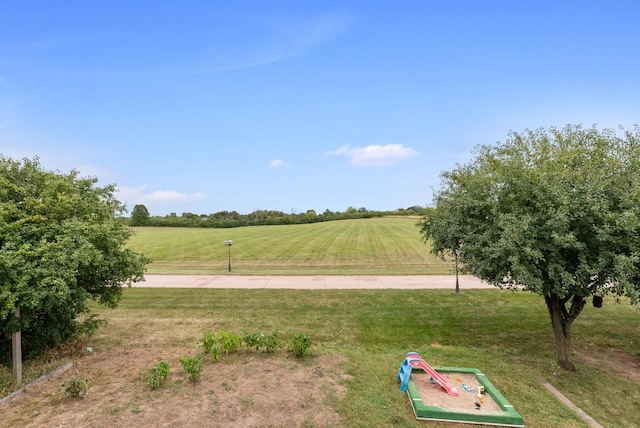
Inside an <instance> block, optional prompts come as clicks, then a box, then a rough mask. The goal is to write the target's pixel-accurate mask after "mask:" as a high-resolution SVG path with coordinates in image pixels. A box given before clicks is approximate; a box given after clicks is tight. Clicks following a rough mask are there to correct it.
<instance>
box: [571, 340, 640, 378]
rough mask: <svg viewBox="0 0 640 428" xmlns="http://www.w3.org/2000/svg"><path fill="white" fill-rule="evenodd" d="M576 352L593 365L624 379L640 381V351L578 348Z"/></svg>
mask: <svg viewBox="0 0 640 428" xmlns="http://www.w3.org/2000/svg"><path fill="white" fill-rule="evenodd" d="M576 354H578V355H579V356H580V358H582V359H584V360H585V361H586V362H587V363H589V364H590V365H592V366H597V367H599V368H600V369H602V370H604V371H605V372H609V373H611V374H612V375H614V376H618V377H621V378H623V379H629V380H632V381H634V382H640V353H637V354H635V355H632V354H630V353H628V352H625V351H622V350H619V349H614V348H611V349H606V350H597V349H595V348H585V349H584V350H583V349H577V350H576Z"/></svg>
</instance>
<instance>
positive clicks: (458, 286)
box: [453, 250, 460, 294]
mask: <svg viewBox="0 0 640 428" xmlns="http://www.w3.org/2000/svg"><path fill="white" fill-rule="evenodd" d="M453 254H454V255H455V256H456V294H460V284H459V283H458V250H455V251H454V252H453Z"/></svg>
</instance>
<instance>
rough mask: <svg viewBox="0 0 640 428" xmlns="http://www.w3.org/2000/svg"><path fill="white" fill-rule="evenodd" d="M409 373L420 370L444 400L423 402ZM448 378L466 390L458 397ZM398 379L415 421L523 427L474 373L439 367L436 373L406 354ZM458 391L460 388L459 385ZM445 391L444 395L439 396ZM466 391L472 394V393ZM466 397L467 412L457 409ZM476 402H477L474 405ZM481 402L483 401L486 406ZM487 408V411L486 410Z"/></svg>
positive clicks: (509, 407) (499, 396) (483, 378)
mask: <svg viewBox="0 0 640 428" xmlns="http://www.w3.org/2000/svg"><path fill="white" fill-rule="evenodd" d="M413 369H417V370H421V371H423V372H425V373H426V375H428V376H430V381H431V382H433V383H434V386H435V384H436V383H437V384H438V385H439V386H440V387H441V388H442V389H444V391H442V390H440V389H437V391H438V394H441V396H442V397H446V398H445V399H444V400H442V402H433V401H431V399H430V401H426V402H425V401H423V397H422V396H421V393H420V391H419V388H418V386H417V384H416V382H417V381H416V380H415V379H414V378H412V376H411V371H412V370H413ZM447 375H448V376H449V377H448V376H447ZM424 376H425V375H424V374H418V373H417V371H416V375H415V377H416V378H420V377H422V378H423V379H424ZM470 377H471V379H470V380H463V378H464V379H469V378H470ZM449 378H452V379H456V380H457V382H458V383H460V384H462V382H469V383H466V384H465V386H466V387H467V388H466V389H465V391H464V392H462V393H459V392H458V390H457V389H456V387H455V386H453V385H452V384H451V382H450V381H449ZM398 379H399V380H400V391H402V392H406V393H407V397H408V398H409V402H410V403H411V407H412V408H413V412H414V414H415V416H416V418H417V419H418V420H424V421H441V422H457V423H466V424H474V425H492V426H505V427H518V428H522V427H524V421H523V419H522V416H520V415H519V414H518V412H517V411H516V410H515V409H514V408H513V406H512V405H511V404H510V403H509V402H508V401H507V399H506V398H504V397H503V396H502V394H500V392H499V391H498V390H497V388H496V387H495V386H493V384H492V383H491V382H490V381H489V379H487V378H486V376H485V375H484V374H483V373H482V372H481V371H480V370H478V369H473V368H462V367H439V368H438V371H436V370H434V369H433V367H431V366H430V365H429V364H427V363H426V362H425V361H424V360H423V359H422V357H420V355H418V354H417V353H415V352H409V353H408V354H407V356H406V358H405V360H404V361H403V363H402V365H401V366H400V370H399V372H398ZM470 384H471V385H477V389H475V390H474V389H473V388H471V387H470V386H469V385H470ZM460 387H461V388H462V385H460ZM436 388H437V387H436ZM463 389H464V388H463ZM445 391H446V394H447V395H445V394H442V392H445ZM470 391H473V393H471V392H470ZM476 393H477V395H476ZM470 397H472V400H471V404H470V407H469V408H468V409H466V408H465V407H463V406H461V405H460V400H462V401H465V400H466V399H468V398H470ZM476 399H478V400H479V401H475V400H476ZM485 399H486V400H487V401H486V402H485ZM487 403H491V404H492V406H493V407H494V409H493V410H492V409H491V407H492V406H488V404H487ZM493 403H495V405H493ZM495 406H497V407H495ZM487 407H489V409H488V410H487V409H486V408H487Z"/></svg>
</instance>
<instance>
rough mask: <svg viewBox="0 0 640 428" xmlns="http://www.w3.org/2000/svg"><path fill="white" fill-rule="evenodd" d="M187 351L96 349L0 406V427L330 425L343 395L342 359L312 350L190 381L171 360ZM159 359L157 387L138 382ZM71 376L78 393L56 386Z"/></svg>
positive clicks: (214, 367)
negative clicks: (84, 389) (86, 383)
mask: <svg viewBox="0 0 640 428" xmlns="http://www.w3.org/2000/svg"><path fill="white" fill-rule="evenodd" d="M194 354H195V353H194V351H193V349H192V348H191V349H166V348H162V349H142V350H131V351H123V352H104V353H103V352H99V351H96V352H94V353H92V354H88V355H86V356H83V357H82V358H79V359H77V360H76V361H74V367H73V368H72V369H71V370H68V371H67V372H65V373H62V374H59V375H57V376H55V377H52V378H51V379H49V380H48V381H45V382H41V383H39V384H37V385H35V386H33V387H32V388H29V389H28V390H27V391H26V392H25V393H24V394H23V395H21V396H19V397H17V398H15V399H14V400H12V401H11V402H9V403H7V404H4V405H0V415H2V416H1V417H0V420H2V424H3V426H5V427H67V426H82V427H107V426H110V427H113V426H123V427H124V426H154V427H184V426H198V425H200V426H208V427H229V426H234V427H304V426H315V427H338V426H342V424H341V420H340V415H339V414H338V413H337V412H336V411H335V410H334V408H333V405H332V403H334V402H335V401H337V400H340V399H342V398H344V394H345V388H344V386H342V383H343V381H344V380H345V379H346V378H347V377H348V376H347V375H345V374H344V372H343V370H342V366H343V363H344V361H342V360H341V359H340V358H336V357H335V356H328V355H318V356H314V355H312V356H309V357H307V358H305V359H302V360H301V359H298V358H296V357H294V356H293V355H292V354H289V353H286V352H284V351H282V352H277V353H273V354H264V353H246V352H239V353H235V354H231V355H223V356H222V358H221V359H220V360H219V361H218V362H216V363H212V362H210V361H209V362H207V361H205V365H204V371H203V372H202V375H201V378H200V380H198V381H196V382H195V383H192V382H190V381H189V380H188V375H187V374H186V373H185V372H184V370H183V368H182V366H181V365H180V363H179V358H180V356H181V355H194ZM160 359H164V360H167V361H168V362H169V364H170V374H169V377H168V378H167V380H166V382H165V384H164V385H162V386H161V387H160V388H157V389H152V388H151V387H150V386H149V385H148V384H147V383H146V382H145V381H142V380H140V372H141V370H150V369H151V367H153V366H154V365H156V364H157V363H158V361H159V360H160ZM71 376H81V377H83V378H87V379H90V380H91V381H92V386H91V387H90V389H89V393H88V394H87V396H86V397H84V398H77V397H69V396H67V394H66V393H65V391H64V388H62V383H63V382H64V381H65V380H67V379H68V378H70V377H71Z"/></svg>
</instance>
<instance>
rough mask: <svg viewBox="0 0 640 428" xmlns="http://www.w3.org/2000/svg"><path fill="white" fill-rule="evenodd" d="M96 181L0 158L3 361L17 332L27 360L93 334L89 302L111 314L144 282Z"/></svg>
mask: <svg viewBox="0 0 640 428" xmlns="http://www.w3.org/2000/svg"><path fill="white" fill-rule="evenodd" d="M96 182H97V179H95V178H80V177H79V176H78V172H77V171H75V170H74V171H71V172H70V173H68V174H61V173H57V172H56V173H54V172H49V171H46V170H44V169H43V168H42V167H41V166H40V163H39V160H38V158H34V159H33V160H30V159H23V160H22V161H14V160H11V159H9V158H6V157H4V156H1V155H0V333H1V334H0V349H1V350H2V351H0V359H2V360H4V361H7V354H8V352H10V350H11V345H10V341H9V339H7V337H8V336H10V335H11V334H12V333H14V332H17V331H22V344H23V348H24V351H25V354H26V356H27V357H29V356H32V355H36V354H38V353H39V352H41V351H42V350H44V349H45V348H50V347H54V346H56V345H58V344H60V343H62V342H64V341H66V340H69V339H73V338H75V337H78V335H80V334H82V333H83V332H87V331H89V330H91V329H95V328H96V326H97V325H99V322H98V321H99V320H97V318H96V316H95V314H92V313H91V312H90V310H89V309H88V306H87V303H88V301H89V300H95V301H97V302H98V303H100V304H103V305H106V306H107V307H115V306H116V305H117V303H118V301H119V300H120V298H121V295H122V290H121V288H122V285H123V284H128V285H130V284H131V283H132V282H137V281H141V280H142V279H143V272H144V267H145V264H146V263H147V262H148V260H147V259H146V258H145V257H144V256H143V255H141V254H137V253H135V252H133V251H132V250H131V249H130V248H128V247H127V246H126V245H125V244H126V241H127V240H128V238H129V237H130V236H131V234H132V232H131V230H130V229H129V227H128V226H127V224H126V222H124V221H123V219H122V218H121V217H120V215H122V214H123V213H124V206H123V205H122V204H121V203H120V202H119V201H118V200H116V199H115V198H114V191H115V187H114V186H112V185H109V186H105V187H97V186H96ZM16 308H19V309H20V317H19V318H17V317H16V316H14V314H15V309H16Z"/></svg>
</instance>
